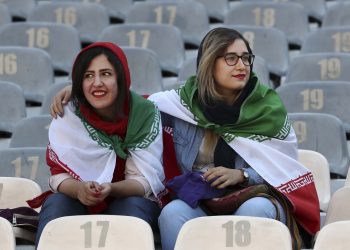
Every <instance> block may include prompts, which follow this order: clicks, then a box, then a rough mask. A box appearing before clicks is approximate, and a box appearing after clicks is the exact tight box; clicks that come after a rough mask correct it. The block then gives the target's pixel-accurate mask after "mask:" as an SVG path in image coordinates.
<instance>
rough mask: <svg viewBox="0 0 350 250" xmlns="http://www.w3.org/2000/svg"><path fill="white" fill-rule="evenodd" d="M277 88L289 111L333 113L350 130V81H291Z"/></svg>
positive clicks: (347, 130)
mask: <svg viewBox="0 0 350 250" xmlns="http://www.w3.org/2000/svg"><path fill="white" fill-rule="evenodd" d="M276 90H277V92H278V93H279V95H280V96H281V98H282V100H283V102H284V104H285V106H286V108H287V111H288V112H310V113H326V114H332V115H335V116H337V117H338V118H340V119H341V120H342V121H343V123H344V127H345V130H346V132H347V133H349V132H350V109H349V108H348V106H349V96H350V82H335V81H334V82H311V81H310V82H291V83H289V84H285V85H282V86H279V87H278V88H277V89H276Z"/></svg>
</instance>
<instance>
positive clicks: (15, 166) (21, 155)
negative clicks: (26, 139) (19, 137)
mask: <svg viewBox="0 0 350 250" xmlns="http://www.w3.org/2000/svg"><path fill="white" fill-rule="evenodd" d="M0 176H6V177H22V178H27V179H30V180H33V181H35V182H36V183H38V184H39V186H40V187H41V189H42V190H48V187H49V186H48V179H49V177H50V169H49V167H48V166H47V165H46V148H44V147H42V148H39V147H35V148H34V147H26V148H7V149H1V150H0Z"/></svg>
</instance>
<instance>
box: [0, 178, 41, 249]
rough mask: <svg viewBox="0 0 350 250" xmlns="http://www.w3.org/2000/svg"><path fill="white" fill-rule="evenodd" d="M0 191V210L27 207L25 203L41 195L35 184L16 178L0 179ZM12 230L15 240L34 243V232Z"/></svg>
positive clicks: (18, 229) (16, 228)
mask: <svg viewBox="0 0 350 250" xmlns="http://www.w3.org/2000/svg"><path fill="white" fill-rule="evenodd" d="M0 191H1V192H0V194H1V195H0V208H16V207H28V204H27V203H26V201H27V200H29V199H32V198H34V197H36V196H38V195H40V194H41V193H42V192H41V188H40V186H39V185H38V184H37V183H36V182H34V181H32V180H29V179H26V178H18V177H0ZM36 210H37V211H39V209H36ZM12 229H13V232H14V235H15V237H16V238H20V239H24V240H26V241H30V242H33V243H34V241H35V233H34V232H32V231H30V230H26V229H24V228H20V227H13V228H12ZM1 249H3V248H1Z"/></svg>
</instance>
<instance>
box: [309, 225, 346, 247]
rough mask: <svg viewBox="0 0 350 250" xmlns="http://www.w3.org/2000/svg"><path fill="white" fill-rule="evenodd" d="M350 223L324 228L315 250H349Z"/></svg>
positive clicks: (318, 236) (318, 237) (317, 239)
mask: <svg viewBox="0 0 350 250" xmlns="http://www.w3.org/2000/svg"><path fill="white" fill-rule="evenodd" d="M349 232H350V221H349V220H348V221H338V222H334V223H331V224H328V225H326V226H324V227H323V228H322V229H321V231H320V232H319V233H318V235H317V238H316V241H315V245H314V248H313V250H330V249H331V250H347V249H348V248H349V245H350V238H349Z"/></svg>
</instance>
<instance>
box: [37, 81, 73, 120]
mask: <svg viewBox="0 0 350 250" xmlns="http://www.w3.org/2000/svg"><path fill="white" fill-rule="evenodd" d="M68 85H71V82H59V83H55V84H53V85H52V86H50V88H49V89H48V90H47V91H46V93H45V96H44V100H43V102H42V105H41V109H40V115H48V114H50V106H51V103H52V98H53V97H54V96H55V95H56V94H57V93H58V92H59V91H60V90H61V89H63V88H64V87H66V86H68Z"/></svg>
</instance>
